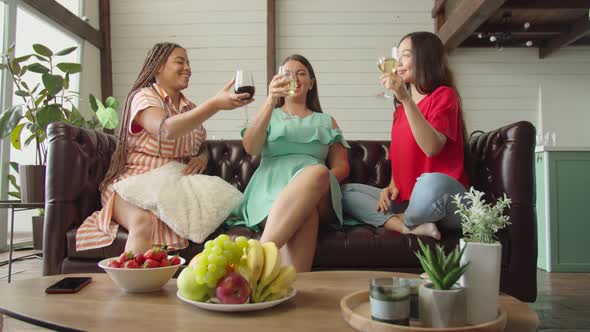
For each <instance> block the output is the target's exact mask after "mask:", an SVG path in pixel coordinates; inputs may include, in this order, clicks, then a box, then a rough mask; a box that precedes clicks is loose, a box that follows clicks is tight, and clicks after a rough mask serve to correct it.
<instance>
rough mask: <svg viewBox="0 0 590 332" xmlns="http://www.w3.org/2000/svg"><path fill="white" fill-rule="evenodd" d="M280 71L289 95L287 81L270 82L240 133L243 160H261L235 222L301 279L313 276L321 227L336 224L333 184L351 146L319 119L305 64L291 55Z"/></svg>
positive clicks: (343, 173) (338, 213)
mask: <svg viewBox="0 0 590 332" xmlns="http://www.w3.org/2000/svg"><path fill="white" fill-rule="evenodd" d="M283 68H284V69H285V73H286V74H287V75H293V76H291V77H294V78H295V80H296V83H297V88H296V89H295V91H294V93H292V94H291V95H290V94H289V89H288V84H289V81H288V79H287V75H284V76H283V75H275V76H274V77H273V79H272V81H271V82H270V85H269V87H268V97H267V99H266V101H265V103H264V105H263V106H262V109H261V110H260V111H259V112H258V113H257V115H256V118H255V119H254V121H253V123H252V125H251V126H250V127H249V128H247V129H246V130H245V133H244V132H243V140H242V144H243V145H244V149H245V150H246V152H248V153H249V154H250V155H258V154H262V160H261V162H260V166H259V167H258V169H257V170H256V172H255V173H254V175H253V176H252V179H251V180H250V181H249V182H248V187H247V188H246V190H245V192H244V202H243V204H242V206H241V207H240V217H241V218H242V219H243V222H242V223H243V224H245V225H247V226H248V227H251V228H257V227H263V228H264V231H263V233H262V237H261V238H260V241H262V242H267V241H272V242H274V243H275V244H276V245H277V247H279V248H281V257H282V261H283V262H284V264H293V265H294V266H295V269H296V270H297V271H298V272H305V271H310V270H311V266H312V263H313V257H314V254H315V247H316V240H317V234H318V225H319V222H320V220H338V222H339V224H340V225H341V224H342V205H341V195H342V194H341V192H340V186H339V182H341V181H342V180H344V178H346V177H347V176H348V173H349V171H350V168H349V164H348V154H347V151H346V148H349V146H348V143H346V140H345V139H344V137H343V136H342V132H341V131H340V129H339V128H338V124H337V123H336V121H335V120H334V119H333V118H332V117H331V116H330V115H327V114H324V113H322V108H321V106H320V101H319V98H318V88H317V81H316V78H315V73H314V71H313V68H312V66H311V64H310V63H309V61H308V60H307V59H306V58H304V57H303V56H301V55H297V54H295V55H291V56H289V57H287V58H286V59H285V60H284V61H283ZM286 98H287V99H288V100H287V103H286V102H285V99H286ZM287 104H288V105H287ZM287 106H289V108H288V107H287ZM289 113H290V114H289ZM326 163H327V164H328V165H329V166H328V167H327V166H326Z"/></svg>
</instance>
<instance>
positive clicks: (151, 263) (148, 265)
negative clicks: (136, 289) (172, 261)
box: [143, 258, 160, 269]
mask: <svg viewBox="0 0 590 332" xmlns="http://www.w3.org/2000/svg"><path fill="white" fill-rule="evenodd" d="M153 267H160V263H159V262H158V261H157V260H155V259H151V258H148V259H146V260H145V263H143V268H144V269H151V268H153Z"/></svg>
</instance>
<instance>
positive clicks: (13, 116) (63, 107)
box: [0, 44, 119, 202]
mask: <svg viewBox="0 0 590 332" xmlns="http://www.w3.org/2000/svg"><path fill="white" fill-rule="evenodd" d="M76 49H77V47H69V48H66V49H63V50H61V51H59V52H56V53H54V52H53V51H52V50H50V49H49V48H48V47H46V46H44V45H42V44H33V50H34V53H32V54H27V55H23V56H19V57H14V56H13V55H12V52H13V50H14V46H12V47H10V48H9V49H8V50H7V52H6V53H4V54H2V64H1V65H0V66H1V68H0V69H7V70H8V71H9V73H10V75H11V78H12V81H13V83H14V87H15V91H14V94H15V95H16V96H18V97H20V99H21V101H22V103H21V104H16V105H13V106H11V107H9V108H7V109H6V110H4V111H3V112H2V114H1V115H0V137H2V138H6V137H9V136H10V141H11V144H12V146H13V147H14V148H15V149H21V148H22V146H23V145H24V146H28V145H29V144H34V146H35V164H34V165H19V167H18V170H19V171H18V173H19V175H20V180H21V181H20V183H21V185H20V188H19V187H18V186H16V182H15V181H12V179H11V184H13V187H14V188H15V189H16V190H13V191H11V193H12V196H15V197H17V196H20V197H18V198H20V199H21V200H22V201H23V202H43V201H44V194H45V189H44V188H45V186H44V185H45V163H46V161H47V148H46V144H45V143H46V138H47V136H46V129H47V126H48V125H49V124H50V123H52V122H54V121H62V122H67V123H71V124H73V125H76V126H80V127H89V128H100V127H105V128H109V129H114V128H115V127H116V126H117V125H118V119H119V117H118V113H117V111H116V107H117V106H118V103H117V102H116V100H114V98H112V97H110V99H107V101H106V104H107V106H106V107H105V106H103V105H102V104H101V103H96V102H92V103H91V106H92V109H93V110H94V111H95V112H96V113H95V115H94V116H93V118H92V119H90V120H86V119H84V117H83V116H82V114H81V113H80V112H79V110H78V108H77V107H76V106H75V104H76V101H77V100H78V93H77V92H75V91H72V90H70V78H71V75H75V74H77V73H79V72H80V71H81V70H82V67H81V65H80V64H79V63H72V62H60V61H59V59H60V58H61V57H63V56H65V55H67V54H70V53H71V52H73V51H75V50H76ZM39 75H40V78H41V80H40V82H39V83H37V84H33V83H31V81H32V80H33V79H35V78H37V81H38V76H39ZM33 76H37V77H33ZM90 100H91V101H94V100H95V99H94V97H92V96H91V98H90ZM97 104H100V106H102V107H98V105H97ZM110 106H113V107H110ZM23 132H25V133H27V134H28V136H27V137H26V139H25V140H24V142H23V141H21V136H22V134H23ZM18 189H20V193H19V192H18V191H19V190H18Z"/></svg>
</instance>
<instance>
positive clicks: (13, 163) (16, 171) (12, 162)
mask: <svg viewBox="0 0 590 332" xmlns="http://www.w3.org/2000/svg"><path fill="white" fill-rule="evenodd" d="M9 164H10V168H12V170H13V171H14V172H15V173H16V174H18V163H17V162H16V161H11V162H10V163H9Z"/></svg>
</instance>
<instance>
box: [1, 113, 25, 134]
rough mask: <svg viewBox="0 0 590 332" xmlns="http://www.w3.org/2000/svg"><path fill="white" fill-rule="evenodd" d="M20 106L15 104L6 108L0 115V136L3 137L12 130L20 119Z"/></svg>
mask: <svg viewBox="0 0 590 332" xmlns="http://www.w3.org/2000/svg"><path fill="white" fill-rule="evenodd" d="M22 117H23V115H22V106H21V105H16V106H12V107H10V108H8V109H7V110H5V111H4V112H2V115H0V137H1V138H4V137H6V136H8V135H10V133H11V132H12V130H13V129H14V128H15V127H16V126H17V125H18V123H19V122H20V120H21V119H22Z"/></svg>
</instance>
